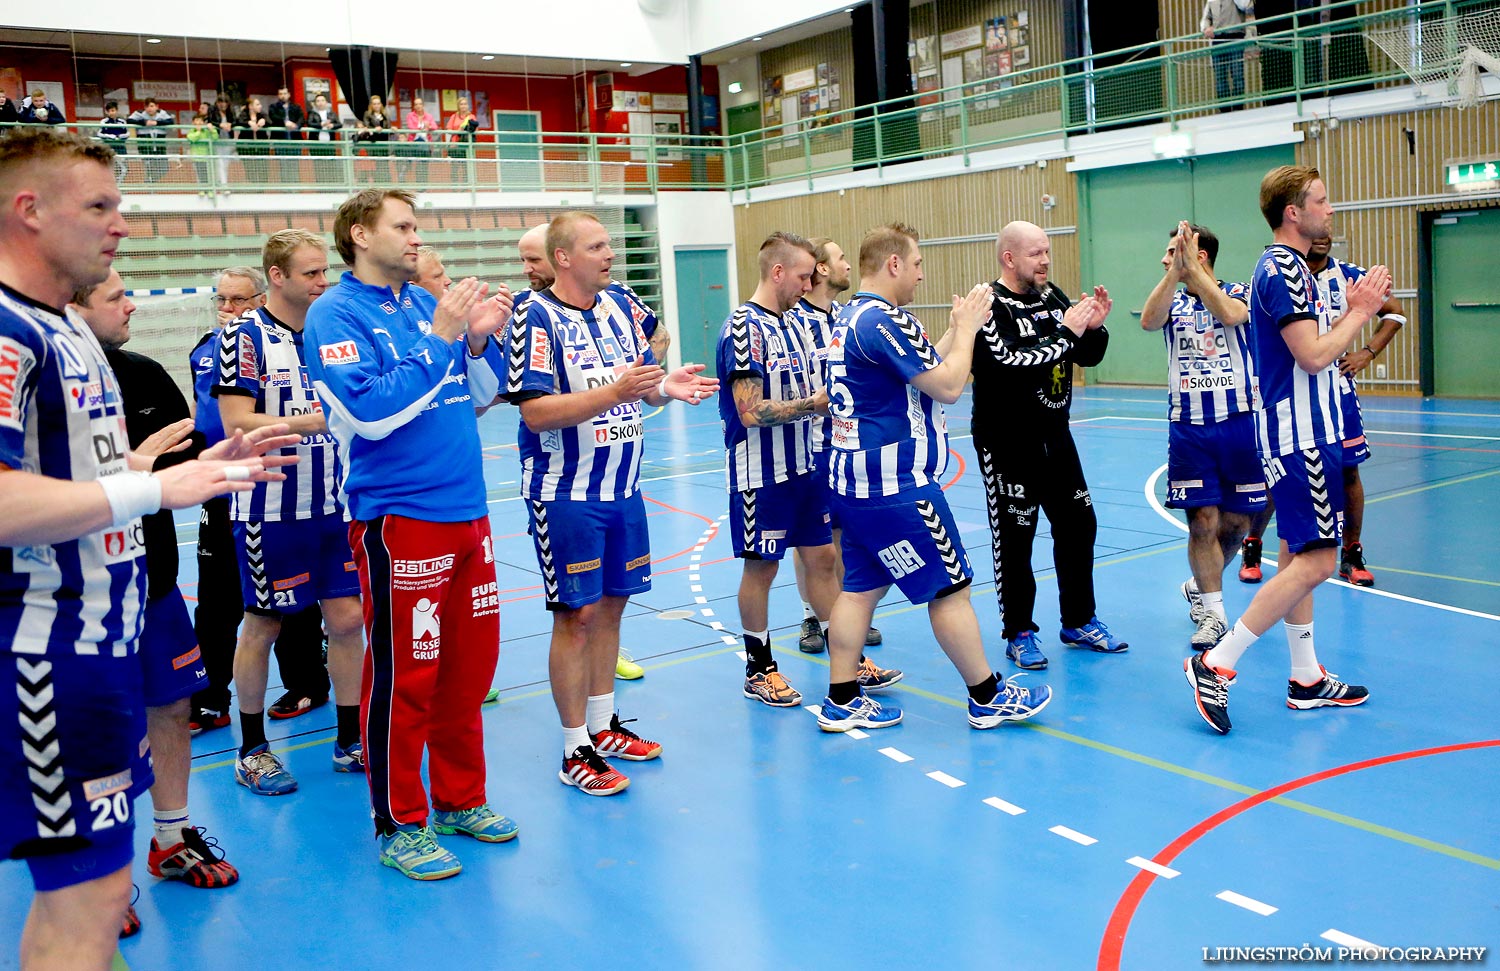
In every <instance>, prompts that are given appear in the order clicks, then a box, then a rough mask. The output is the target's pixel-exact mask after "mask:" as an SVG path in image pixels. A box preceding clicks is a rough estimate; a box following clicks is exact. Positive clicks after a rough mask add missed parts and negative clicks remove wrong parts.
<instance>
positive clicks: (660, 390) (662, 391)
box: [656, 378, 672, 399]
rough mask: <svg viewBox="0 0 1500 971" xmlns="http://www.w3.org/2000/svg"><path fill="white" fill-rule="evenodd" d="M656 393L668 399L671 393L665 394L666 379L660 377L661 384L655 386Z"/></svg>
mask: <svg viewBox="0 0 1500 971" xmlns="http://www.w3.org/2000/svg"><path fill="white" fill-rule="evenodd" d="M656 393H657V394H659V395H661V396H662V397H663V398H668V399H670V398H671V397H672V396H671V395H669V394H667V379H666V378H662V379H661V384H658V385H657V386H656Z"/></svg>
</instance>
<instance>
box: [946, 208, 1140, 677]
mask: <svg viewBox="0 0 1500 971" xmlns="http://www.w3.org/2000/svg"><path fill="white" fill-rule="evenodd" d="M997 251H998V252H997V255H998V257H999V261H1000V279H998V280H996V281H995V282H994V283H992V284H991V285H990V286H991V289H992V290H993V292H994V296H993V300H992V302H991V318H990V321H989V322H988V323H987V324H985V326H984V329H983V330H982V331H980V337H981V340H979V341H977V342H976V343H975V346H974V419H973V428H974V447H975V450H976V451H977V452H978V455H979V467H980V471H981V474H982V476H983V478H984V487H985V496H986V499H987V501H988V503H987V504H988V507H989V518H990V532H991V534H992V535H993V537H994V548H993V552H994V561H995V593H996V596H997V597H998V598H999V601H1000V617H1001V621H1002V623H1003V625H1004V636H1005V639H1006V642H1007V644H1006V651H1005V653H1006V656H1007V657H1009V658H1010V659H1011V660H1012V661H1014V662H1015V663H1016V664H1017V665H1019V666H1020V667H1023V668H1027V669H1031V670H1039V669H1041V668H1045V667H1046V666H1047V658H1046V656H1045V655H1044V654H1043V653H1042V651H1041V648H1040V646H1039V644H1038V642H1037V637H1036V633H1037V631H1038V627H1037V625H1036V623H1035V620H1034V619H1033V616H1032V614H1033V612H1034V608H1035V605H1036V578H1035V576H1034V575H1033V574H1032V570H1031V548H1032V544H1033V542H1034V541H1035V539H1036V529H1037V516H1038V513H1039V512H1045V513H1046V514H1047V521H1048V522H1049V523H1051V525H1052V555H1053V561H1054V563H1055V564H1056V567H1057V586H1058V599H1059V603H1060V607H1061V614H1062V617H1061V622H1062V630H1061V632H1060V636H1061V639H1062V641H1063V643H1064V644H1069V645H1073V646H1080V647H1089V648H1092V649H1093V650H1096V651H1103V652H1108V653H1114V652H1118V651H1123V650H1125V649H1126V647H1128V645H1127V644H1125V643H1124V642H1122V641H1120V640H1118V639H1117V638H1115V637H1114V636H1113V635H1111V634H1110V633H1109V630H1108V628H1106V627H1105V626H1104V625H1103V624H1101V623H1100V622H1099V620H1098V618H1097V617H1096V616H1095V615H1094V536H1095V533H1096V532H1097V529H1098V522H1097V520H1096V519H1095V517H1094V507H1093V500H1092V499H1091V498H1090V496H1089V487H1088V483H1087V482H1085V481H1084V477H1083V467H1082V465H1081V464H1080V463H1079V460H1078V449H1077V448H1076V447H1075V446H1074V444H1073V435H1072V432H1070V431H1069V429H1068V411H1069V406H1070V405H1071V404H1072V399H1073V375H1072V368H1073V365H1075V364H1077V365H1079V366H1081V367H1093V366H1095V365H1097V364H1098V363H1099V362H1100V361H1101V360H1103V358H1104V351H1105V349H1106V348H1107V347H1108V346H1109V332H1108V331H1107V330H1105V329H1104V318H1105V317H1106V316H1107V315H1108V314H1109V311H1110V307H1111V306H1112V303H1111V301H1110V299H1109V293H1108V291H1106V290H1105V289H1104V288H1103V287H1096V288H1095V289H1094V292H1093V293H1092V294H1090V295H1088V296H1086V297H1084V298H1083V299H1082V300H1081V301H1079V303H1078V304H1077V305H1076V306H1074V305H1073V304H1071V303H1070V302H1069V300H1068V298H1067V297H1066V296H1064V295H1063V292H1062V291H1061V290H1059V289H1058V288H1057V287H1056V286H1054V285H1052V284H1051V283H1049V282H1048V281H1047V273H1048V269H1049V268H1050V266H1051V246H1050V243H1049V242H1048V239H1047V234H1046V233H1045V232H1044V231H1043V230H1042V229H1041V227H1039V226H1035V225H1033V224H1031V223H1026V222H1013V223H1010V224H1009V225H1007V226H1006V227H1005V228H1004V229H1003V230H1002V231H1001V232H1000V238H999V242H998V245H997Z"/></svg>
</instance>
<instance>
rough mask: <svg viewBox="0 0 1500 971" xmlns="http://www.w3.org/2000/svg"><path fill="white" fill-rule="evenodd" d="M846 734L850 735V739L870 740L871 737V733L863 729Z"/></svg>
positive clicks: (854, 729) (853, 729) (852, 730)
mask: <svg viewBox="0 0 1500 971" xmlns="http://www.w3.org/2000/svg"><path fill="white" fill-rule="evenodd" d="M844 734H845V735H848V736H849V737H850V738H869V737H870V733H869V732H867V731H865V730H864V729H861V728H851V729H849V730H848V731H847V732H845V733H844Z"/></svg>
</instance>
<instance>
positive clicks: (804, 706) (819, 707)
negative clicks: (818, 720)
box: [802, 705, 823, 715]
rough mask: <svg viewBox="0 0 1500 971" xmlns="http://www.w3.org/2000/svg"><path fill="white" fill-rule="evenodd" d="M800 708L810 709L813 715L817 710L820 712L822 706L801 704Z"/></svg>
mask: <svg viewBox="0 0 1500 971" xmlns="http://www.w3.org/2000/svg"><path fill="white" fill-rule="evenodd" d="M802 710H803V711H810V712H812V713H813V714H814V715H816V714H817V713H818V712H820V711H822V710H823V706H822V705H803V706H802Z"/></svg>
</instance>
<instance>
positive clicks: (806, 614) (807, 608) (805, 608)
mask: <svg viewBox="0 0 1500 971" xmlns="http://www.w3.org/2000/svg"><path fill="white" fill-rule="evenodd" d="M817 616H818V615H817V614H815V613H813V609H812V604H810V603H808V602H807V601H806V600H804V601H802V619H803V620H813V619H815V618H816V617H817Z"/></svg>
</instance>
